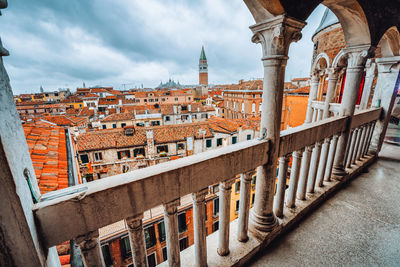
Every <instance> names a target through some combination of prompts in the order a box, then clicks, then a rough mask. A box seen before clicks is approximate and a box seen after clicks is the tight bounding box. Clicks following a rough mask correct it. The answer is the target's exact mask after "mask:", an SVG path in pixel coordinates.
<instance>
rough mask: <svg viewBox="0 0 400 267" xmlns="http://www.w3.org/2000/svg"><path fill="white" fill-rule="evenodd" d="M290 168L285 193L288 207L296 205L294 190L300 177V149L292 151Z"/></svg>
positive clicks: (295, 190)
mask: <svg viewBox="0 0 400 267" xmlns="http://www.w3.org/2000/svg"><path fill="white" fill-rule="evenodd" d="M292 157H293V162H292V170H291V172H290V180H289V183H290V184H289V192H288V195H287V198H286V199H287V200H286V205H287V206H288V207H289V208H294V207H295V206H296V192H297V186H298V183H299V177H300V164H301V158H302V150H297V151H294V152H293V154H292Z"/></svg>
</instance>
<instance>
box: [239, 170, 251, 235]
mask: <svg viewBox="0 0 400 267" xmlns="http://www.w3.org/2000/svg"><path fill="white" fill-rule="evenodd" d="M251 180H252V177H251V175H250V174H249V173H242V174H241V175H240V201H239V218H238V233H237V236H238V240H239V241H240V242H246V241H247V240H248V239H249V236H248V234H247V230H248V228H249V227H248V226H249V207H250V193H251Z"/></svg>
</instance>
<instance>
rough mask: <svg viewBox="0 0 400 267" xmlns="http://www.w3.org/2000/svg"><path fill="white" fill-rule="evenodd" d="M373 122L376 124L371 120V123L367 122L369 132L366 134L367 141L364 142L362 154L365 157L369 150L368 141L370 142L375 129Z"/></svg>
mask: <svg viewBox="0 0 400 267" xmlns="http://www.w3.org/2000/svg"><path fill="white" fill-rule="evenodd" d="M373 124H374V123H373V122H370V123H368V124H367V133H366V135H365V143H364V146H363V148H362V156H363V157H365V156H367V152H368V142H369V140H370V137H371V133H372V131H373V128H372V125H373Z"/></svg>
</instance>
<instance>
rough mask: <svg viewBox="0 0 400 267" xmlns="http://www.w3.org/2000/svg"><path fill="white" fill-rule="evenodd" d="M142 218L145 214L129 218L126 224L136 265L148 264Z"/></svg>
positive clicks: (143, 266) (143, 265) (142, 266)
mask: <svg viewBox="0 0 400 267" xmlns="http://www.w3.org/2000/svg"><path fill="white" fill-rule="evenodd" d="M142 219H143V214H139V215H137V216H133V217H130V218H127V219H126V225H127V226H128V232H129V239H130V243H131V249H132V257H133V264H134V265H135V266H141V267H145V266H147V256H146V246H145V239H144V233H143V222H142ZM94 266H95V265H94Z"/></svg>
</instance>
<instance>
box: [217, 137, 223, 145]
mask: <svg viewBox="0 0 400 267" xmlns="http://www.w3.org/2000/svg"><path fill="white" fill-rule="evenodd" d="M217 146H222V138H218V139H217Z"/></svg>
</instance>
